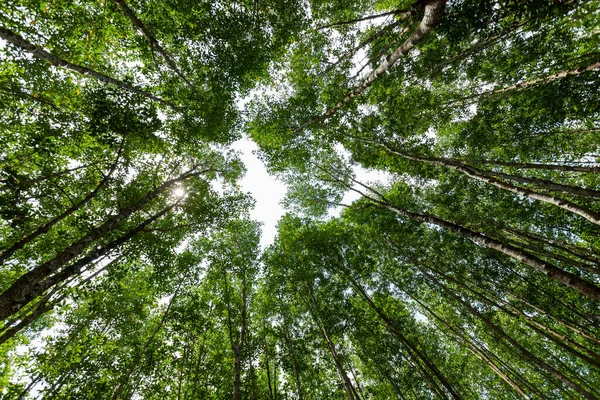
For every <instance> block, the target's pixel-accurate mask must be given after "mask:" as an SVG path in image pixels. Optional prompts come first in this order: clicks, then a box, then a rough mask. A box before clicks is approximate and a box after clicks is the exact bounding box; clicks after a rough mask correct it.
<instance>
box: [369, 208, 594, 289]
mask: <svg viewBox="0 0 600 400" xmlns="http://www.w3.org/2000/svg"><path fill="white" fill-rule="evenodd" d="M378 206H379V207H381V208H384V209H388V210H391V211H393V212H395V213H396V214H399V215H402V216H405V217H408V218H410V219H414V220H417V221H422V222H428V223H430V224H434V225H437V226H439V227H441V228H444V229H446V230H448V231H450V232H454V233H457V234H459V235H460V236H463V237H465V238H467V239H470V240H472V241H473V242H475V243H477V244H479V245H481V246H483V247H487V248H490V249H494V250H497V251H499V252H501V253H503V254H506V255H507V256H510V257H512V258H514V259H516V260H518V261H520V262H522V263H523V264H525V265H529V266H530V267H533V268H535V269H537V270H538V271H541V272H542V273H544V274H545V275H546V276H548V277H549V278H550V279H553V280H555V281H557V282H560V283H563V284H565V285H566V286H569V287H570V288H572V289H575V290H577V291H578V292H579V293H581V294H582V295H584V296H587V297H589V298H592V299H594V300H597V301H600V288H599V287H598V286H596V285H594V284H592V283H589V282H587V281H585V280H583V279H581V278H579V277H578V276H576V275H574V274H571V273H570V272H567V271H563V270H562V269H560V268H558V267H556V266H554V265H552V264H550V263H548V262H546V261H544V260H541V259H539V258H537V257H536V256H534V255H532V254H530V253H528V252H526V251H523V250H520V249H517V248H516V247H514V246H511V245H509V244H506V243H503V242H501V241H499V240H496V239H493V238H491V237H488V236H486V235H484V234H482V233H480V232H477V231H473V230H471V229H467V228H465V227H463V226H460V225H457V224H454V223H452V222H449V221H446V220H444V219H442V218H439V217H436V216H432V215H427V214H418V213H413V212H410V211H407V210H404V209H401V208H399V207H396V206H393V205H391V204H388V203H383V202H381V203H380V204H378Z"/></svg>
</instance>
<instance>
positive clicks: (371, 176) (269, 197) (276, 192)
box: [231, 138, 391, 248]
mask: <svg viewBox="0 0 600 400" xmlns="http://www.w3.org/2000/svg"><path fill="white" fill-rule="evenodd" d="M231 147H232V148H233V149H234V150H237V151H239V152H241V153H242V154H241V156H240V158H241V160H242V162H243V163H244V165H245V166H246V169H247V171H246V175H244V178H243V179H242V180H241V181H240V185H241V187H242V190H243V191H244V192H250V194H251V195H252V197H254V199H255V200H256V204H255V207H254V209H253V210H252V211H251V213H250V217H251V218H252V219H254V220H256V221H259V222H262V224H263V226H262V236H261V238H260V245H261V247H263V248H264V247H265V246H268V245H270V244H271V243H273V240H274V239H275V236H276V235H277V228H276V225H277V222H278V221H279V219H280V218H281V217H282V216H283V215H284V214H285V213H286V210H285V209H284V208H283V207H282V206H281V204H280V203H281V201H282V200H283V198H284V197H285V194H286V192H287V186H286V185H285V184H284V183H283V182H282V181H280V180H278V179H276V178H275V176H273V175H270V174H269V173H268V172H267V169H266V168H265V165H264V164H263V162H262V161H261V160H260V159H259V158H258V157H257V156H256V155H255V154H253V151H256V150H258V146H257V145H256V143H254V142H253V141H252V140H250V139H248V138H243V139H240V140H238V141H236V142H235V143H233V145H232V146H231ZM354 172H355V174H356V179H357V180H358V181H360V182H363V183H372V182H389V181H390V179H391V175H390V174H388V173H386V172H383V171H375V170H367V169H364V168H361V167H356V168H355V169H354ZM357 188H358V189H360V190H362V191H364V189H363V188H360V187H358V186H357ZM359 197H360V195H359V194H358V193H356V192H353V191H350V190H349V191H348V192H346V194H345V195H344V199H343V201H342V203H344V204H351V203H352V202H353V201H355V200H357V199H358V198H359ZM341 211H342V207H338V208H335V209H332V210H331V211H330V212H329V214H330V215H332V216H334V217H338V216H339V215H340V213H341Z"/></svg>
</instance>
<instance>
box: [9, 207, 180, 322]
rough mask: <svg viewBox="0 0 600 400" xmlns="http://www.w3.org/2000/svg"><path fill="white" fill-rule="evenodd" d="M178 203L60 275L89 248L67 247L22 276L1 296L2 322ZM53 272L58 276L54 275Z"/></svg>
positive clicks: (77, 262) (141, 229)
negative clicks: (72, 250) (59, 261)
mask: <svg viewBox="0 0 600 400" xmlns="http://www.w3.org/2000/svg"><path fill="white" fill-rule="evenodd" d="M177 204H178V203H175V204H173V205H171V206H169V207H167V208H165V209H163V210H162V211H161V212H160V213H158V214H156V215H154V216H152V217H151V218H148V219H146V220H145V221H144V222H142V223H141V224H140V225H138V226H137V227H135V228H134V229H132V230H130V231H129V232H127V233H126V234H124V235H122V236H120V237H119V238H117V239H115V240H113V241H112V242H111V243H109V244H107V245H105V246H103V247H99V248H97V249H95V250H92V251H91V252H90V253H88V254H87V255H86V256H84V257H83V258H81V259H79V260H78V261H76V262H74V263H73V264H71V265H69V266H67V267H66V268H64V269H63V270H62V271H59V272H58V273H55V272H56V271H58V270H59V269H60V268H61V267H62V266H63V265H65V264H66V263H67V262H69V261H71V260H72V259H74V258H75V257H76V256H78V255H79V254H80V253H81V252H82V251H83V249H84V248H85V246H83V247H82V246H79V247H75V245H72V246H70V247H69V248H67V250H66V251H65V252H63V253H62V255H59V256H57V257H56V258H54V259H53V260H51V261H49V262H46V263H45V264H42V265H41V266H40V267H38V268H36V269H34V270H32V271H30V272H28V273H26V274H25V275H23V276H21V277H20V278H19V279H17V280H16V281H15V282H14V283H13V284H12V285H11V286H10V287H9V288H8V289H7V290H6V291H4V293H2V295H0V320H4V319H6V318H8V317H9V316H11V315H13V314H14V313H16V312H18V310H19V309H20V308H21V307H23V306H25V305H27V304H29V303H30V302H31V301H33V300H34V299H35V298H37V297H38V296H40V295H42V294H43V293H44V292H45V291H46V290H47V289H49V288H51V287H52V286H54V285H56V284H58V283H61V282H64V281H65V280H66V279H67V278H69V277H71V276H73V275H76V274H78V273H79V271H80V269H81V268H82V267H84V266H85V265H87V264H88V263H90V262H92V261H93V260H94V259H96V258H98V257H101V256H103V255H105V254H107V253H108V252H110V251H112V250H114V249H116V248H118V247H119V246H121V245H122V244H124V243H126V242H127V241H129V240H130V239H131V238H133V237H134V236H135V235H136V234H138V233H139V232H141V231H143V230H144V229H145V228H146V227H147V226H148V225H149V224H151V223H152V222H154V221H155V220H157V219H158V218H160V217H162V216H163V215H164V214H166V213H167V212H169V211H170V210H171V209H173V208H174V207H175V206H176V205H177ZM105 224H106V223H105ZM105 224H103V225H105ZM102 232H103V233H106V232H108V229H103V230H102ZM84 239H85V238H84ZM80 242H81V240H80ZM77 243H79V242H77ZM77 243H75V244H77ZM80 247H81V249H80V250H79V251H78V253H77V254H74V253H73V252H71V253H66V252H67V251H68V250H69V249H70V248H77V249H79V248H80ZM65 254H66V255H65ZM67 256H68V257H67ZM57 259H58V260H61V261H62V260H66V261H64V262H61V263H57V262H53V261H55V260H57ZM53 273H54V275H52V274H53Z"/></svg>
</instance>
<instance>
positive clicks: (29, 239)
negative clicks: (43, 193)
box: [0, 139, 125, 265]
mask: <svg viewBox="0 0 600 400" xmlns="http://www.w3.org/2000/svg"><path fill="white" fill-rule="evenodd" d="M124 143H125V139H123V141H122V142H121V145H120V146H119V150H118V152H117V157H116V159H115V161H114V162H113V163H112V165H111V167H110V169H109V171H108V173H107V174H106V175H104V177H103V178H102V180H101V181H100V183H99V184H98V185H97V186H96V187H95V188H94V190H92V191H91V192H90V193H88V194H87V195H86V196H85V197H84V198H83V199H82V200H81V201H80V202H78V203H76V204H73V205H72V206H71V207H69V208H68V209H66V210H65V211H63V212H62V213H60V214H59V215H57V216H56V217H54V218H52V219H51V220H50V221H48V222H46V223H45V224H44V225H42V226H40V227H38V228H37V229H36V230H35V231H34V232H32V233H30V234H29V235H27V236H25V237H24V238H22V239H21V240H19V241H18V242H16V243H14V244H13V245H12V246H10V247H9V248H8V249H6V250H5V251H3V252H2V254H0V265H2V264H3V263H4V262H5V261H6V260H7V259H8V258H9V257H10V256H12V255H13V254H14V253H15V252H16V251H18V250H21V249H22V248H23V247H25V246H26V245H27V244H28V243H31V242H32V241H33V240H35V239H36V238H37V237H39V236H41V235H43V234H45V233H47V232H48V231H49V230H50V229H51V228H52V227H53V226H54V225H56V224H57V223H59V222H60V221H62V220H63V219H65V218H67V217H68V216H69V215H71V214H73V213H74V212H75V211H77V210H79V209H81V208H82V207H83V206H85V205H86V204H87V203H89V202H90V200H92V199H93V198H95V197H96V196H97V195H98V193H99V192H100V189H102V187H103V186H104V185H105V184H106V182H108V179H109V178H110V176H111V175H112V174H113V173H114V172H115V169H116V168H117V164H118V162H119V159H120V158H121V152H122V150H123V144H124Z"/></svg>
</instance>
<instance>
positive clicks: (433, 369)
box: [348, 276, 462, 399]
mask: <svg viewBox="0 0 600 400" xmlns="http://www.w3.org/2000/svg"><path fill="white" fill-rule="evenodd" d="M348 278H349V279H350V282H351V283H352V285H353V286H354V288H355V289H356V290H357V291H358V292H359V294H360V295H361V297H362V298H363V299H364V300H365V301H366V302H367V304H368V305H369V306H370V307H371V308H372V309H373V311H375V312H376V313H377V315H378V316H379V318H380V319H381V320H382V321H383V322H384V323H385V325H386V326H387V328H388V329H389V330H390V332H392V333H393V334H394V336H396V337H397V338H398V339H400V341H401V342H402V344H403V345H404V346H405V347H406V348H407V349H409V350H410V351H411V352H413V353H415V354H416V355H417V357H418V358H420V359H421V361H423V363H425V365H426V366H427V368H428V369H429V370H430V371H431V372H432V373H433V374H434V375H435V377H436V378H437V379H438V380H439V381H440V382H441V383H442V385H444V387H445V388H446V390H448V392H449V393H450V394H451V395H452V397H453V398H455V399H461V398H462V397H461V396H460V395H459V394H458V392H457V391H456V390H455V389H454V387H453V386H452V385H451V384H450V382H449V381H448V379H447V378H446V377H445V376H444V375H443V374H442V373H441V371H440V370H439V369H438V367H437V366H436V365H435V364H434V363H433V362H432V361H431V360H430V359H429V357H428V356H427V354H425V353H424V352H422V351H420V350H419V349H418V348H417V347H416V346H414V345H413V344H412V343H411V342H410V341H409V340H408V338H407V337H406V336H404V335H403V334H402V333H401V332H400V331H399V330H398V329H397V328H396V326H395V325H394V324H393V323H392V321H391V319H390V318H389V317H388V316H387V315H386V314H385V313H384V311H383V310H382V309H381V308H379V307H377V305H375V303H374V302H373V300H372V299H371V297H370V296H369V295H368V294H367V292H365V290H364V289H363V287H362V286H361V285H360V284H359V283H358V282H357V281H356V280H355V279H354V278H352V277H351V276H348Z"/></svg>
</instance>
